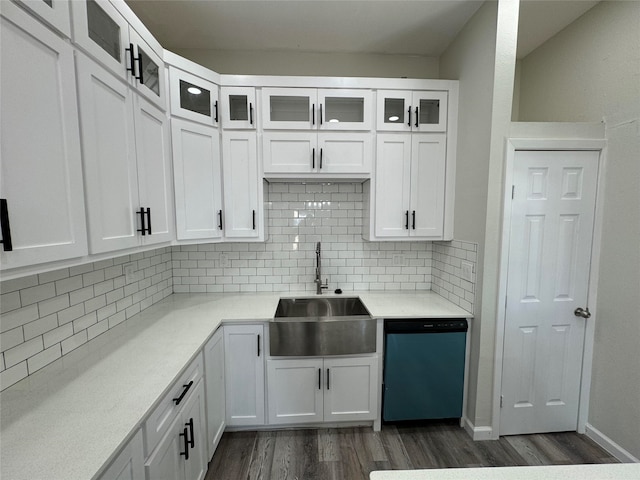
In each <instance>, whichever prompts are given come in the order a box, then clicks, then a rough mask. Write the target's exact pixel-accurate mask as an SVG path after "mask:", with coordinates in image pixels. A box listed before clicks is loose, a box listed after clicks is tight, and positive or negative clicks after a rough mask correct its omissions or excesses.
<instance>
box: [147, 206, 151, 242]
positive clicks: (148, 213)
mask: <svg viewBox="0 0 640 480" xmlns="http://www.w3.org/2000/svg"><path fill="white" fill-rule="evenodd" d="M147 233H148V234H149V235H151V207H147Z"/></svg>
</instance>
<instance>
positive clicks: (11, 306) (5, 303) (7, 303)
mask: <svg viewBox="0 0 640 480" xmlns="http://www.w3.org/2000/svg"><path fill="white" fill-rule="evenodd" d="M35 288H38V287H35ZM22 291H24V290H22ZM31 303H34V302H31ZM25 305H28V304H25ZM21 306H22V305H21V303H20V292H11V293H4V294H2V295H1V296H0V313H6V312H10V311H11V310H17V309H18V308H20V307H21Z"/></svg>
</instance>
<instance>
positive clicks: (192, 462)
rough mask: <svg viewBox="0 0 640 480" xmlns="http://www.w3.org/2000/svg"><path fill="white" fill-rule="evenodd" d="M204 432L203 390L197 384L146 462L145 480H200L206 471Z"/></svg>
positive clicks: (199, 383)
mask: <svg viewBox="0 0 640 480" xmlns="http://www.w3.org/2000/svg"><path fill="white" fill-rule="evenodd" d="M205 429H206V423H205V397H204V388H203V384H202V382H198V384H197V385H196V386H195V388H194V390H193V393H191V394H190V395H189V397H187V399H186V401H185V404H184V407H183V408H182V409H181V411H180V413H179V414H178V416H177V417H176V418H175V420H174V421H173V423H172V424H171V426H170V427H169V429H168V431H167V434H166V435H165V436H164V437H163V439H162V440H161V441H160V443H159V444H158V446H157V447H156V448H155V450H154V451H153V453H152V454H151V455H150V456H149V458H148V459H147V461H146V463H145V471H146V478H147V480H157V479H167V480H202V479H203V478H204V477H205V474H206V471H207V458H206V452H207V445H206V435H205V431H206V430H205ZM138 478H140V477H138Z"/></svg>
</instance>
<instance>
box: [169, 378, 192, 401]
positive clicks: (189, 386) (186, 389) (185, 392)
mask: <svg viewBox="0 0 640 480" xmlns="http://www.w3.org/2000/svg"><path fill="white" fill-rule="evenodd" d="M192 385H193V380H191V381H190V382H189V383H187V384H186V385H183V386H182V387H183V388H184V390H182V393H181V394H180V396H179V397H178V398H174V399H173V402H174V403H175V404H176V405H180V402H181V401H182V399H183V398H184V396H185V395H186V394H187V392H188V391H189V389H190V388H191V386H192Z"/></svg>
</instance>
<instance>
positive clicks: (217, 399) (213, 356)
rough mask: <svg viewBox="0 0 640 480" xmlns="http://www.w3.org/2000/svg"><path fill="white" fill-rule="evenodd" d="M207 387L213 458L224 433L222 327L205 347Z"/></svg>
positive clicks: (210, 451)
mask: <svg viewBox="0 0 640 480" xmlns="http://www.w3.org/2000/svg"><path fill="white" fill-rule="evenodd" d="M204 365H205V388H206V392H207V393H206V397H205V398H206V399H207V434H208V439H207V441H208V442H209V451H208V454H209V456H208V458H209V459H211V457H213V454H214V453H215V451H216V447H217V446H218V443H219V442H220V438H221V437H222V434H223V433H224V428H225V426H226V423H225V416H226V410H225V390H224V337H223V335H222V328H220V329H218V331H217V332H216V333H214V335H213V337H211V340H209V341H208V342H207V344H206V346H205V347H204Z"/></svg>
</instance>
